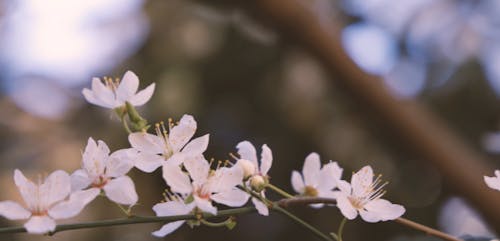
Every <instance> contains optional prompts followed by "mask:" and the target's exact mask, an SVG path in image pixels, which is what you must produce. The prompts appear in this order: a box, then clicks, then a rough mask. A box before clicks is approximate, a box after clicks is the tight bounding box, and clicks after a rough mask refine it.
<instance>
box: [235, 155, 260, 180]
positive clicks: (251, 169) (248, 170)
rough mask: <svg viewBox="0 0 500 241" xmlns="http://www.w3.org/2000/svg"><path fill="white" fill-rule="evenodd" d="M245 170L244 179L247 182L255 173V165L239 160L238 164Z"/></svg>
mask: <svg viewBox="0 0 500 241" xmlns="http://www.w3.org/2000/svg"><path fill="white" fill-rule="evenodd" d="M236 165H238V166H239V167H240V168H241V169H242V170H243V178H244V179H245V180H246V179H248V178H250V177H251V176H253V174H254V173H255V165H254V164H253V163H252V162H251V161H249V160H246V159H239V160H238V162H237V163H236Z"/></svg>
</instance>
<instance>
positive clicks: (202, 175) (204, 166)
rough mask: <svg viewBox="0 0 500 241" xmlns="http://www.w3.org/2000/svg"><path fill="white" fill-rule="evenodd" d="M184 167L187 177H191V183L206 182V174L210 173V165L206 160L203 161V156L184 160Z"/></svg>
mask: <svg viewBox="0 0 500 241" xmlns="http://www.w3.org/2000/svg"><path fill="white" fill-rule="evenodd" d="M184 167H185V168H186V170H187V171H188V172H189V176H191V179H193V182H197V183H204V182H206V180H207V177H208V173H209V172H210V164H209V163H208V161H207V160H205V158H203V156H201V155H198V156H195V157H191V158H187V159H186V160H184Z"/></svg>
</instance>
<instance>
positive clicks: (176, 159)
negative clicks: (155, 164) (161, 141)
mask: <svg viewBox="0 0 500 241" xmlns="http://www.w3.org/2000/svg"><path fill="white" fill-rule="evenodd" d="M187 157H188V156H186V155H184V153H182V152H177V153H175V154H174V155H172V156H171V157H169V158H168V159H167V163H168V164H169V165H177V166H180V165H181V164H183V163H184V161H185V160H186V158H187ZM195 157H196V156H195ZM195 157H193V156H190V157H189V158H195ZM199 157H202V158H203V156H201V155H199Z"/></svg>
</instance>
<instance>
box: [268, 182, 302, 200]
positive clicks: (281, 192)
mask: <svg viewBox="0 0 500 241" xmlns="http://www.w3.org/2000/svg"><path fill="white" fill-rule="evenodd" d="M266 187H268V188H269V189H271V190H273V191H275V192H276V193H278V194H279V195H281V196H283V197H284V198H295V197H294V196H293V195H292V194H290V193H287V192H285V191H284V190H282V189H281V188H279V187H277V186H274V185H273V184H271V183H268V184H267V185H266Z"/></svg>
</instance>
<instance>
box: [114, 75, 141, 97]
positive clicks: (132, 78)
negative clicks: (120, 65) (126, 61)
mask: <svg viewBox="0 0 500 241" xmlns="http://www.w3.org/2000/svg"><path fill="white" fill-rule="evenodd" d="M138 88H139V78H138V77H137V75H135V74H134V72H132V71H130V70H129V71H127V72H126V73H125V74H124V75H123V78H122V80H121V81H120V85H118V88H117V89H116V98H117V99H118V100H120V101H123V102H125V101H129V100H130V99H131V98H132V96H134V94H135V92H137V89H138Z"/></svg>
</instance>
